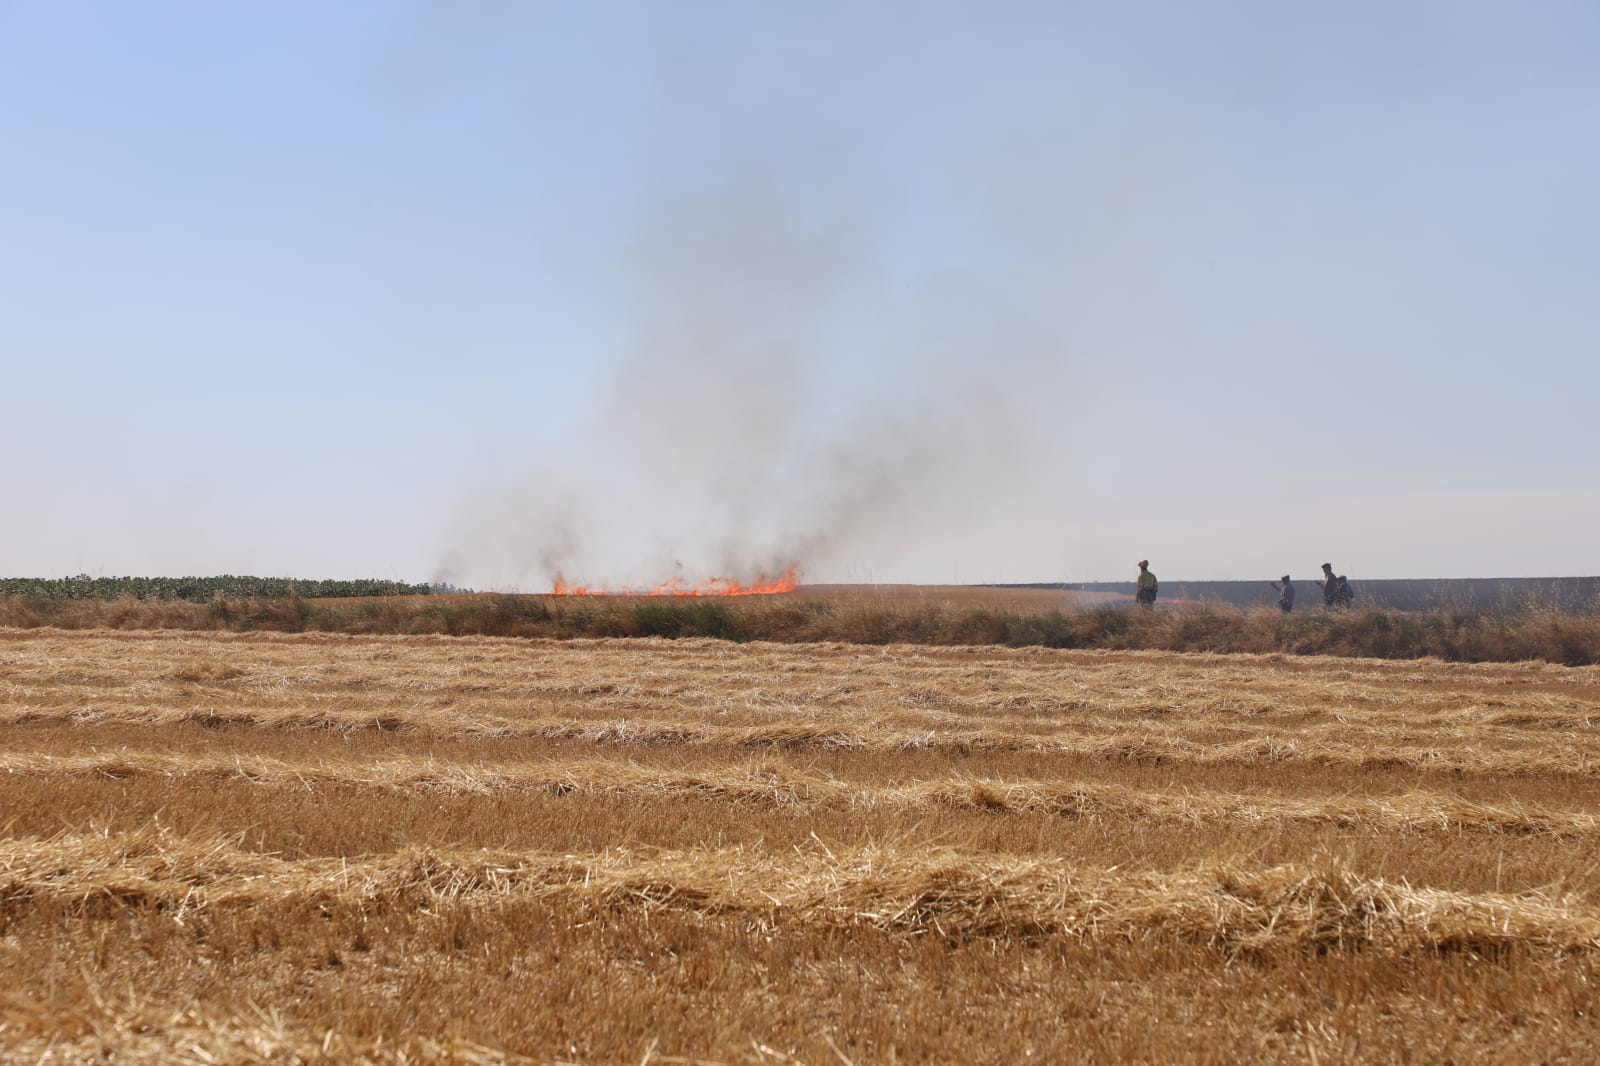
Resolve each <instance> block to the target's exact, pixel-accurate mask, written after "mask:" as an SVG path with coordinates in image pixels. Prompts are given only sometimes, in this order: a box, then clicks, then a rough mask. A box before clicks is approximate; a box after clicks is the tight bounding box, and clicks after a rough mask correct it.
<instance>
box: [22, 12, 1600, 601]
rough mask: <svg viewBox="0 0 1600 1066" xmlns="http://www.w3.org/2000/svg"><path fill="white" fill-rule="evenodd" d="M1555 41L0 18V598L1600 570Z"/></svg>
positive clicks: (740, 23) (1576, 147) (785, 20)
mask: <svg viewBox="0 0 1600 1066" xmlns="http://www.w3.org/2000/svg"><path fill="white" fill-rule="evenodd" d="M1596 55H1600V8H1596V6H1595V5H1592V4H1588V3H1579V2H1573V3H1562V2H1556V0H1552V2H1547V3H1539V4H1528V5H1513V4H1507V3H1499V2H1486V3H1471V2H1455V0H1451V2H1440V3H1426V2H1417V3H1406V4H1392V3H1350V4H1338V5H1322V6H1317V7H1314V6H1313V5H1304V4H1281V3H1270V2H1265V0H1263V2H1259V3H1244V2H1240V3H1229V2H1217V3H1206V4H1189V3H1178V2H1174V3H1170V4H1163V3H1130V4H1112V3H1106V4H1100V5H1090V4H1077V3H1059V2H1052V3H1038V4H1018V3H985V4H978V3H963V4H941V3H922V2H918V3H912V2H903V3H902V2H884V3H876V4H864V5H858V4H846V3H827V2H823V3H808V4H795V5H783V6H781V7H780V6H779V5H772V4H746V3H732V2H730V3H725V4H718V3H695V2H686V3H638V4H619V3H606V2H595V3H537V2H534V0H526V2H504V3H495V2H489V0H476V2H471V3H464V4H447V3H443V2H439V3H431V2H406V0H381V2H378V0H347V2H341V3H338V4H312V3H297V2H283V3H272V4H265V3H262V4H214V3H200V2H196V3H192V4H179V3H166V2H159V0H151V2H146V3H139V4H125V3H112V2H105V3H83V2H74V0H0V143H3V144H4V146H5V150H4V160H5V162H4V166H0V360H3V364H0V365H3V374H0V381H3V383H4V386H5V388H4V402H5V414H4V417H3V418H0V474H3V492H4V498H5V500H6V502H7V506H6V508H5V513H6V516H7V521H6V522H5V524H4V529H3V532H0V572H4V574H6V575H38V576H58V575H63V574H75V573H79V572H88V573H91V574H97V575H99V574H104V575H117V574H172V575H176V574H190V573H194V574H211V573H223V572H233V573H257V574H268V575H294V576H302V577H353V576H373V577H395V578H403V579H407V580H431V579H432V580H448V581H452V582H455V583H457V584H465V585H469V586H472V587H480V588H484V587H493V588H503V589H523V590H527V591H536V590H541V589H544V588H548V587H549V584H550V581H551V579H552V577H553V576H554V575H555V573H557V572H562V573H564V574H565V575H566V577H567V578H568V579H569V580H577V581H588V582H594V583H614V584H630V583H653V582H655V581H659V580H663V579H665V578H668V577H671V576H672V575H673V573H674V572H675V567H679V566H681V572H682V573H683V574H684V576H685V577H686V578H687V579H690V580H697V579H699V578H701V577H706V576H711V575H722V574H726V575H728V576H737V577H741V578H748V577H751V576H754V575H755V574H757V573H759V572H761V571H763V570H768V571H771V570H778V569H782V568H783V567H784V566H786V565H789V564H791V563H793V564H798V565H799V566H800V567H801V568H802V569H803V571H804V573H805V576H806V578H807V579H808V580H813V581H881V582H895V581H909V582H977V581H1063V580H1065V581H1088V580H1098V579H1125V578H1130V577H1132V576H1133V574H1134V572H1135V569H1136V568H1135V565H1134V564H1135V563H1136V561H1137V560H1139V559H1141V558H1146V557H1147V558H1149V559H1150V560H1151V563H1152V569H1154V570H1155V571H1156V572H1157V573H1158V574H1160V575H1161V576H1162V577H1163V578H1169V579H1178V578H1189V579H1224V578H1250V577H1261V578H1263V579H1265V578H1268V577H1274V576H1277V575H1279V574H1282V573H1283V572H1285V571H1290V572H1292V573H1295V574H1296V575H1304V576H1307V577H1309V576H1311V575H1312V573H1313V572H1314V571H1315V570H1316V569H1317V565H1318V564H1319V563H1321V562H1323V561H1331V562H1333V563H1334V565H1335V566H1336V567H1337V568H1338V569H1339V570H1340V571H1342V572H1345V573H1348V574H1349V575H1351V577H1352V578H1353V579H1355V578H1360V577H1368V578H1379V577H1450V576H1459V577H1471V576H1485V577H1486V576H1542V575H1571V574H1593V573H1596V572H1597V571H1600V559H1597V555H1596V553H1597V551H1600V547H1597V545H1600V541H1597V540H1596V538H1595V530H1596V529H1597V528H1600V449H1597V444H1600V434H1597V429H1596V421H1595V417H1594V411H1595V397H1596V395H1597V393H1600V314H1597V303H1596V292H1597V288H1596V284H1597V279H1600V197H1597V196H1596V192H1595V190H1596V189H1600V136H1597V132H1600V128H1597V125H1596V123H1597V116H1600V66H1597V65H1596V63H1595V62H1594V57H1595V56H1596Z"/></svg>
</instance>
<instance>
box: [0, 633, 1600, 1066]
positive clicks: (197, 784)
mask: <svg viewBox="0 0 1600 1066" xmlns="http://www.w3.org/2000/svg"><path fill="white" fill-rule="evenodd" d="M1597 719H1600V669H1596V668H1589V667H1585V668H1568V667H1562V666H1555V665H1549V664H1544V663H1515V664H1507V663H1484V664H1451V663H1444V662H1439V661H1432V660H1424V661H1404V662H1397V661H1382V660H1376V659H1310V658H1303V657H1299V656H1295V655H1286V654H1273V655H1264V656H1249V655H1215V654H1173V653H1165V652H1154V651H1114V652H1113V651H1083V650H1076V651H1074V650H1050V649H1045V648H1039V647H1030V648H1016V649H1013V648H1006V647H1002V646H984V647H940V646H929V645H912V644H903V645H889V646H864V645H860V644H851V643H845V642H835V643H825V644H812V645H801V644H793V643H763V642H750V643H742V644H738V643H729V642H727V641H724V640H708V639H676V640H666V639H633V640H591V639H569V640H540V639H532V640H530V639H495V638H481V637H466V638H451V637H443V636H435V635H418V636H353V635H346V634H330V633H320V632H307V633H281V632H259V631H258V632H247V633H234V632H228V631H218V632H211V633H202V632H193V631H186V630H170V631H163V632H150V631H144V632H129V631H119V630H109V629H101V630H84V631H64V630H59V629H29V630H20V629H12V630H4V631H0V812H4V813H3V814H0V978H3V979H4V986H3V987H5V989H6V992H5V993H4V994H3V995H0V1059H4V1060H6V1061H27V1062H30V1063H31V1062H39V1061H43V1062H51V1061H54V1062H82V1061H88V1060H90V1059H95V1060H105V1059H107V1058H108V1057H109V1059H110V1060H111V1061H127V1062H167V1061H187V1062H197V1063H198V1062H207V1061H228V1062H240V1061H242V1062H250V1061H260V1062H343V1061H363V1062H375V1063H376V1062H383V1063H399V1062H417V1061H456V1062H522V1061H527V1062H556V1061H574V1062H587V1063H610V1062H629V1063H637V1062H641V1061H645V1062H689V1061H695V1062H749V1063H757V1062H764V1063H776V1062H805V1063H822V1062H840V1061H850V1062H857V1063H867V1062H890V1061H895V1062H912V1061H963V1062H965V1061H1021V1062H1027V1061H1052V1062H1054V1061H1063V1062H1072V1061H1115V1060H1128V1059H1132V1060H1138V1061H1172V1062H1232V1061H1239V1060H1240V1059H1252V1060H1262V1061H1296V1062H1313V1061H1315V1062H1339V1061H1349V1062H1355V1061H1418V1062H1421V1061H1430V1060H1431V1061H1455V1062H1468V1061H1485V1062H1498V1061H1529V1060H1535V1061H1549V1062H1561V1061H1574V1062H1576V1061H1586V1060H1587V1058H1588V1057H1589V1056H1590V1053H1591V1052H1592V1050H1593V1048H1594V1046H1595V1045H1596V1042H1597V1041H1600V1026H1597V1024H1596V1022H1595V1019H1596V1017H1600V1014H1597V1007H1600V1003H1597V1002H1596V998H1597V997H1596V995H1595V989H1596V988H1597V987H1600V881H1597V879H1596V871H1597V868H1600V864H1597V863H1596V861H1595V859H1594V858H1593V853H1594V849H1595V845H1596V843H1600V822H1597V816H1600V775H1597V774H1596V772H1595V771H1596V769H1597V768H1600V742H1597V741H1596V740H1595V739H1594V738H1593V737H1592V736H1591V734H1592V733H1593V732H1594V725H1595V723H1596V721H1597Z"/></svg>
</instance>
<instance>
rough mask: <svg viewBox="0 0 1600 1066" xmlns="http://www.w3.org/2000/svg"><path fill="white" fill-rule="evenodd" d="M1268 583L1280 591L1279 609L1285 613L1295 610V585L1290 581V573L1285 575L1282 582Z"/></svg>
mask: <svg viewBox="0 0 1600 1066" xmlns="http://www.w3.org/2000/svg"><path fill="white" fill-rule="evenodd" d="M1267 584H1269V585H1271V586H1272V587H1273V588H1275V589H1277V590H1278V592H1279V596H1278V610H1280V611H1282V612H1283V613H1284V614H1288V613H1289V612H1290V611H1292V610H1294V585H1292V584H1291V583H1290V582H1289V575H1288V574H1284V575H1283V581H1282V582H1277V581H1269V582H1267Z"/></svg>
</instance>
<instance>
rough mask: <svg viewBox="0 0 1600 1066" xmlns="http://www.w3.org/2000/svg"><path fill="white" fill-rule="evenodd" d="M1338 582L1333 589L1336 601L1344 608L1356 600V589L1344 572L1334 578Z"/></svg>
mask: <svg viewBox="0 0 1600 1066" xmlns="http://www.w3.org/2000/svg"><path fill="white" fill-rule="evenodd" d="M1334 580H1335V581H1336V582H1338V584H1336V585H1335V586H1334V589H1333V599H1334V603H1335V604H1337V605H1338V606H1339V608H1340V609H1341V610H1342V609H1344V608H1346V607H1348V606H1350V605H1351V604H1352V603H1354V602H1356V590H1355V589H1353V588H1351V587H1350V582H1348V581H1346V580H1345V577H1344V575H1343V574H1340V575H1339V576H1338V577H1337V578H1335V579H1334Z"/></svg>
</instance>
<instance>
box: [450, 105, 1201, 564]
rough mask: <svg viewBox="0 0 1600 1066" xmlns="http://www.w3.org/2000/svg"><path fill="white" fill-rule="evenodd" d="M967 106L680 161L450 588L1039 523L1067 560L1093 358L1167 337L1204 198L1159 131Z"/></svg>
mask: <svg viewBox="0 0 1600 1066" xmlns="http://www.w3.org/2000/svg"><path fill="white" fill-rule="evenodd" d="M680 103H681V101H680ZM919 106H920V105H919ZM1006 106H1007V107H1009V106H1010V104H1009V102H1008V103H1007V105H1006ZM708 121H709V120H708ZM962 121H963V122H965V123H966V125H967V128H966V129H965V130H964V131H963V133H962V135H961V136H960V137H957V138H952V139H951V140H950V141H949V143H942V142H935V143H936V144H937V145H938V146H937V147H936V148H933V149H929V150H925V151H924V154H923V155H922V156H921V157H920V158H918V159H902V158H900V157H898V156H895V157H893V158H892V159H891V160H890V161H889V162H888V163H885V162H884V161H883V159H882V158H880V159H877V161H876V163H877V165H874V160H873V158H872V157H871V153H870V150H868V149H866V148H863V147H862V146H860V145H855V146H854V147H857V148H861V149H862V154H863V156H864V158H853V157H852V153H851V152H850V151H840V152H838V153H837V155H836V156H830V155H829V154H828V149H825V148H824V147H823V143H824V142H826V140H827V135H826V134H825V133H824V134H821V135H819V136H818V137H817V141H818V147H817V150H816V151H815V152H814V153H807V152H805V151H804V150H802V149H801V148H797V147H796V146H795V142H803V141H804V133H803V132H801V133H799V134H794V135H793V136H791V137H789V139H788V140H786V141H785V142H784V143H783V145H782V146H781V147H780V148H777V149H772V148H771V147H770V146H768V149H766V150H752V151H750V152H747V153H740V152H735V151H731V150H725V149H726V148H727V143H726V142H727V141H728V139H727V138H724V137H722V136H721V133H720V131H719V132H718V133H716V134H713V135H711V136H710V137H706V136H704V135H703V132H702V135H701V138H700V140H698V141H696V142H695V143H709V144H712V145H715V146H717V150H718V151H720V152H721V153H722V154H718V155H715V157H714V158H706V159H701V158H696V157H690V158H688V159H687V161H685V159H683V158H680V157H679V155H678V154H677V153H676V146H674V147H673V148H672V149H669V150H667V151H665V152H664V153H663V159H664V160H665V161H664V162H663V163H662V165H661V166H660V169H659V172H652V173H650V174H649V175H648V176H647V177H646V178H644V179H643V180H641V181H640V182H639V185H638V190H637V191H636V195H635V202H632V203H629V204H628V205H627V222H626V224H625V225H624V226H623V227H622V228H623V229H624V230H625V232H626V234H627V237H626V239H625V240H623V241H621V242H620V245H619V246H618V247H616V248H615V249H612V248H609V247H608V249H607V252H608V254H609V253H610V252H612V251H614V252H615V254H614V255H610V257H609V259H608V264H607V266H606V267H605V268H603V269H602V271H601V274H602V276H603V281H601V282H600V287H601V288H602V289H603V290H604V294H603V297H602V299H601V302H602V303H603V304H604V306H605V308H606V313H607V314H608V315H610V316H611V318H610V320H609V321H608V323H607V328H608V329H610V330H612V331H613V332H612V334H611V335H609V336H607V337H606V338H604V339H603V341H598V342H597V347H598V348H599V349H600V350H599V352H598V353H597V354H596V353H584V354H583V355H581V356H577V357H576V358H584V359H593V360H594V362H595V364H596V365H598V367H599V371H598V373H597V374H596V375H594V376H593V377H592V378H591V379H586V380H591V381H594V382H596V383H594V384H593V385H592V387H586V388H585V389H584V390H582V391H580V392H579V393H578V394H576V395H573V394H566V393H559V392H557V393H554V394H552V395H551V396H548V397H542V398H539V400H538V402H537V404H536V408H535V409H531V410H530V418H531V419H538V420H544V421H551V420H553V421H554V422H555V423H558V424H559V428H557V429H554V430H553V431H552V444H551V446H550V447H549V448H547V449H545V450H543V451H542V452H541V453H540V454H538V455H536V456H531V457H526V458H522V459H518V458H516V457H507V458H506V463H507V466H509V467H510V468H511V469H509V470H506V471H504V480H502V481H498V482H497V481H495V480H494V478H493V477H489V476H487V475H486V476H485V477H483V478H481V479H480V480H481V481H483V482H485V483H486V486H487V487H484V488H482V489H480V490H479V492H478V494H477V497H476V498H475V499H473V500H472V501H470V502H469V503H468V504H467V505H466V506H465V507H463V508H462V518H461V520H460V521H459V522H458V523H457V524H456V528H455V529H454V530H453V531H452V532H451V533H449V534H448V537H449V540H448V546H449V549H450V550H449V551H448V552H447V553H445V558H444V560H443V562H442V563H441V566H440V570H439V574H440V576H442V577H446V578H449V579H452V580H467V581H472V582H475V583H485V584H490V585H498V586H501V587H520V588H524V589H536V588H541V587H548V583H549V582H550V580H551V578H552V577H553V576H554V575H556V574H557V573H561V574H563V575H565V576H566V577H567V578H568V579H569V580H573V581H577V582H587V583H595V584H604V585H638V584H648V583H654V582H658V581H662V580H665V579H667V578H670V577H672V576H673V574H674V573H675V571H676V568H677V567H678V566H679V565H680V564H681V567H682V573H683V576H684V577H685V578H686V579H688V580H690V581H695V580H699V579H701V578H704V577H708V576H713V575H718V576H730V577H735V578H739V579H748V578H750V577H753V576H755V575H758V574H761V573H768V574H771V573H775V572H778V571H781V570H782V569H783V568H785V567H786V566H789V565H792V564H798V565H799V566H800V567H801V568H802V569H803V571H804V573H805V575H806V576H807V577H808V578H809V579H811V580H822V581H826V580H857V581H859V580H874V579H878V578H885V579H896V580H909V579H913V577H912V576H908V575H909V574H910V572H911V571H915V575H914V576H915V577H920V578H921V579H923V580H932V581H942V580H950V579H951V578H952V577H955V576H960V577H962V578H963V579H966V580H977V579H983V578H989V577H994V576H997V575H999V574H1001V573H1002V572H1004V563H1005V559H1004V555H1005V551H1006V547H1007V546H1008V545H1010V544H1012V543H1013V541H1012V539H1011V537H1012V531H1013V530H1015V529H1016V528H1017V527H1018V525H1019V524H1026V523H1029V522H1031V523H1033V532H1034V535H1035V539H1034V541H1033V544H1032V545H1031V550H1032V556H1031V557H1032V558H1033V559H1034V560H1035V562H1034V563H1033V564H1032V569H1030V571H1029V576H1030V577H1037V576H1040V575H1041V571H1042V572H1043V573H1042V576H1052V571H1051V570H1050V569H1049V567H1050V564H1049V563H1048V562H1046V563H1045V564H1044V565H1043V566H1040V564H1039V563H1038V560H1039V559H1040V558H1041V552H1040V550H1039V545H1040V544H1041V543H1044V544H1045V545H1046V547H1045V549H1044V550H1045V551H1046V552H1048V551H1050V548H1049V546H1048V545H1049V540H1048V535H1047V534H1044V533H1041V530H1044V529H1045V528H1046V527H1048V525H1049V523H1050V521H1051V516H1052V515H1059V514H1060V513H1061V509H1060V508H1059V507H1057V508H1055V509H1054V510H1053V511H1052V510H1051V508H1050V507H1049V506H1047V505H1046V504H1047V502H1049V501H1053V500H1054V498H1055V497H1056V496H1057V495H1058V486H1059V485H1061V484H1062V483H1063V481H1064V480H1065V479H1064V477H1063V475H1064V474H1065V473H1067V472H1068V468H1069V466H1070V459H1069V456H1070V454H1071V451H1072V442H1070V441H1069V440H1068V435H1067V434H1066V433H1065V432H1064V428H1065V426H1066V424H1067V423H1068V421H1069V417H1070V416H1069V414H1068V412H1069V411H1070V410H1071V406H1072V405H1071V403H1070V401H1069V397H1070V395H1071V394H1072V392H1073V391H1075V390H1077V389H1079V388H1080V386H1081V385H1082V382H1081V381H1080V368H1082V366H1083V365H1084V363H1085V360H1082V359H1079V358H1075V353H1077V352H1081V351H1083V350H1085V349H1090V348H1092V349H1094V350H1095V352H1096V354H1097V355H1098V356H1099V357H1101V358H1100V359H1099V364H1100V367H1101V368H1102V369H1100V370H1098V371H1096V370H1094V369H1092V368H1091V369H1090V370H1088V371H1087V372H1088V373H1091V374H1092V373H1097V372H1098V373H1101V374H1104V373H1105V372H1106V371H1105V370H1104V369H1103V368H1104V367H1106V366H1112V367H1117V368H1119V369H1120V368H1121V367H1122V366H1125V365H1126V360H1127V356H1128V354H1129V352H1130V351H1132V350H1134V349H1136V348H1138V347H1139V346H1141V345H1144V347H1146V348H1148V344H1147V343H1146V342H1147V341H1148V339H1149V338H1148V335H1147V334H1144V331H1147V329H1148V328H1149V327H1148V326H1147V325H1146V320H1147V319H1149V318H1154V317H1156V316H1150V315H1148V314H1147V312H1149V310H1150V308H1151V306H1152V304H1153V303H1154V302H1155V301H1156V299H1157V298H1158V296H1159V293H1157V292H1156V291H1155V290H1156V289H1157V288H1158V285H1157V284H1155V283H1154V282H1153V281H1152V278H1151V272H1152V271H1153V270H1158V269H1160V265H1161V263H1162V262H1163V258H1164V255H1163V253H1164V251H1165V249H1164V248H1163V247H1161V246H1162V244H1163V241H1164V240H1165V239H1167V238H1168V237H1170V230H1171V228H1172V226H1173V224H1174V223H1175V222H1178V221H1181V219H1182V217H1183V214H1184V211H1185V208H1184V206H1183V205H1182V204H1181V196H1180V195H1176V194H1175V190H1174V188H1172V187H1171V186H1170V184H1169V183H1168V182H1167V181H1166V180H1165V178H1164V176H1165V175H1168V174H1170V173H1173V172H1174V171H1173V168H1172V164H1173V162H1174V161H1173V160H1172V159H1163V158H1159V157H1158V156H1159V151H1158V150H1157V149H1154V148H1151V147H1149V144H1150V143H1151V138H1150V136H1149V135H1150V133H1151V130H1150V128H1149V126H1148V125H1147V126H1145V127H1143V128H1141V129H1140V130H1139V131H1138V132H1137V133H1135V134H1128V133H1125V132H1122V131H1120V130H1113V131H1111V132H1109V133H1102V132H1099V131H1090V132H1085V131H1084V130H1071V131H1067V130H1055V129H1052V128H1051V126H1050V120H1042V121H1041V123H1040V124H1039V125H1038V126H1034V125H1028V126H1025V127H1020V128H1019V127H1012V126H1010V125H1008V124H1006V123H1005V122H996V123H993V124H992V127H991V124H989V123H986V122H984V121H982V120H981V119H980V118H979V117H975V116H973V115H967V116H964V118H963V119H962ZM673 128H676V127H673ZM791 133H793V131H792V130H791V129H789V128H785V134H786V135H788V134H791ZM1086 138H1087V139H1088V140H1089V141H1091V142H1097V143H1092V144H1091V145H1089V146H1087V147H1086V145H1085V144H1084V141H1085V139H1086ZM688 139H690V140H694V136H693V133H692V131H691V136H690V137H689V138H688ZM1065 142H1073V143H1074V148H1073V150H1072V152H1071V153H1070V155H1069V154H1060V155H1058V154H1056V153H1057V152H1058V151H1059V150H1058V149H1054V148H1052V147H1051V145H1053V144H1056V143H1065ZM1155 143H1162V142H1161V139H1159V138H1157V139H1156V140H1155ZM847 147H849V146H847ZM908 167H912V168H915V173H914V174H913V175H911V177H912V180H911V182H910V184H909V185H908V184H907V182H906V178H907V175H908V173H909V172H908V171H907V168H908ZM1132 294H1138V296H1139V299H1140V300H1141V301H1143V302H1142V303H1140V304H1139V305H1138V306H1137V307H1135V306H1134V299H1133V295H1132ZM1142 334H1144V335H1142ZM1099 384H1102V385H1103V384H1104V382H1103V381H1102V382H1100V383H1099ZM963 557H965V559H966V570H965V572H964V573H962V572H959V571H958V570H957V569H956V568H957V567H958V566H960V565H961V560H962V559H963ZM1046 558H1047V557H1046ZM889 575H893V577H892V578H891V577H889Z"/></svg>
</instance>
